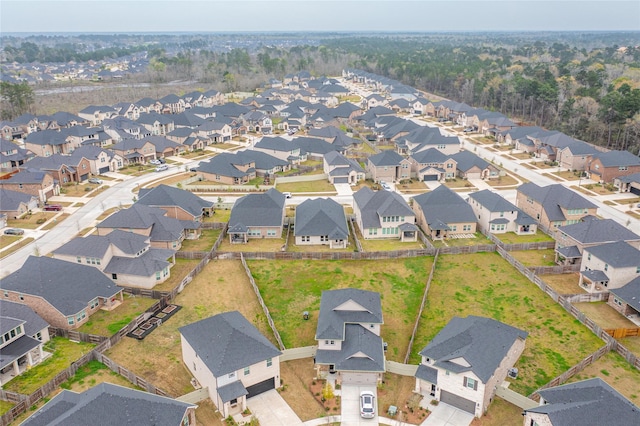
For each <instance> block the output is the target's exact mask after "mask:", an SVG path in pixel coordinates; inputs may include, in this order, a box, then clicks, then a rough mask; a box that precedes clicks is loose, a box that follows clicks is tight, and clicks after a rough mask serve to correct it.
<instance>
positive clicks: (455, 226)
mask: <svg viewBox="0 0 640 426" xmlns="http://www.w3.org/2000/svg"><path fill="white" fill-rule="evenodd" d="M449 227H450V228H451V230H452V231H454V232H455V231H457V230H458V225H449Z"/></svg>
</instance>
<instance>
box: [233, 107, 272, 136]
mask: <svg viewBox="0 0 640 426" xmlns="http://www.w3.org/2000/svg"><path fill="white" fill-rule="evenodd" d="M240 120H241V121H242V123H243V124H244V126H246V128H247V130H248V131H249V132H253V133H261V134H263V135H270V134H271V133H272V132H273V122H272V121H271V118H270V117H269V116H268V115H266V114H264V113H263V112H260V111H249V112H247V113H245V114H242V115H241V116H240Z"/></svg>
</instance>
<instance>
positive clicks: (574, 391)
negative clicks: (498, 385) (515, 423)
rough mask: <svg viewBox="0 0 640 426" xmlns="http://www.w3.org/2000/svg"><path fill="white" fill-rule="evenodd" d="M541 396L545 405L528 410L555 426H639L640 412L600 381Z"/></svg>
mask: <svg viewBox="0 0 640 426" xmlns="http://www.w3.org/2000/svg"><path fill="white" fill-rule="evenodd" d="M539 393H540V396H542V398H544V400H545V402H546V404H545V405H541V406H539V407H535V408H531V409H529V410H525V411H526V412H531V413H543V414H546V415H547V416H548V417H549V419H550V420H551V423H552V424H553V426H574V425H608V426H629V425H637V424H640V409H638V407H636V406H635V405H633V404H632V403H631V402H630V401H629V400H627V399H626V398H625V397H624V396H622V395H621V394H620V393H618V391H616V390H615V389H614V388H612V387H611V386H609V385H608V384H607V383H606V382H604V381H603V380H602V379H600V378H594V379H588V380H583V381H581V382H576V383H570V384H567V385H562V386H557V387H554V388H548V389H543V390H541V391H539Z"/></svg>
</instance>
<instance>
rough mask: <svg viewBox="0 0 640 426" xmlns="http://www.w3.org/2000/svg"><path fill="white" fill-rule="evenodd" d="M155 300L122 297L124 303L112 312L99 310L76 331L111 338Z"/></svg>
mask: <svg viewBox="0 0 640 426" xmlns="http://www.w3.org/2000/svg"><path fill="white" fill-rule="evenodd" d="M155 302H156V300H153V299H149V298H146V297H138V296H132V295H129V294H125V295H124V301H123V302H122V304H121V305H120V306H118V307H117V308H115V309H114V310H113V311H103V310H100V311H98V312H96V313H94V314H93V315H91V317H90V318H89V321H87V322H86V323H84V324H82V326H81V327H80V328H79V329H78V331H79V332H81V333H87V334H96V335H98V336H105V337H109V336H113V335H114V334H115V333H117V332H118V331H119V330H120V329H121V328H122V327H124V326H125V325H127V324H129V323H130V322H131V321H132V320H133V319H134V318H136V317H137V316H138V315H140V314H141V313H143V312H144V311H146V310H147V309H148V308H150V307H151V305H153V304H154V303H155Z"/></svg>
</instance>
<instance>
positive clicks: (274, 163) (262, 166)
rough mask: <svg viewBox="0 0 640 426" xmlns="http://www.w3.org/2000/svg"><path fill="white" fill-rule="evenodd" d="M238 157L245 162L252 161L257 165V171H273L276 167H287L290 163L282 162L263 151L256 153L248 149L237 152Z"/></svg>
mask: <svg viewBox="0 0 640 426" xmlns="http://www.w3.org/2000/svg"><path fill="white" fill-rule="evenodd" d="M236 156H240V157H242V158H243V159H244V160H243V161H251V162H254V163H255V169H256V170H264V171H267V170H272V169H274V168H275V167H286V166H288V165H289V162H288V161H285V160H282V159H280V158H278V157H274V156H273V155H269V154H267V153H265V152H262V151H254V150H252V149H247V150H245V151H239V152H236Z"/></svg>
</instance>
